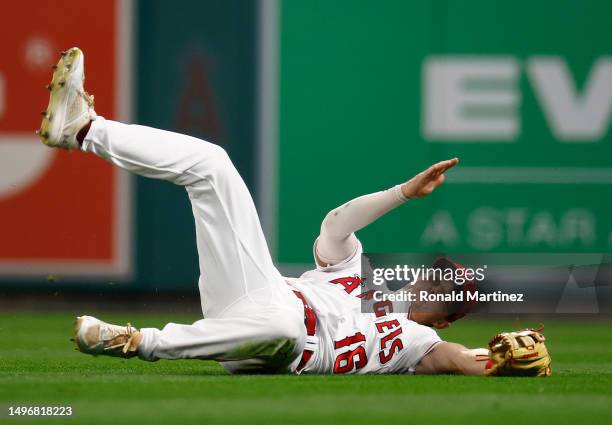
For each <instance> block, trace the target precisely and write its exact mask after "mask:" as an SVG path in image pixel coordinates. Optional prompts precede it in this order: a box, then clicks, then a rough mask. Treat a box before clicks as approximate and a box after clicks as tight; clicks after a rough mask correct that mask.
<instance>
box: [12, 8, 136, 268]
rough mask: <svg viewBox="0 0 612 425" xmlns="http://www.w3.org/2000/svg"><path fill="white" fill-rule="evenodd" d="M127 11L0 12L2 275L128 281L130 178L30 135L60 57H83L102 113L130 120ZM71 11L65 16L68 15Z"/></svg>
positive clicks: (120, 9)
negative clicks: (73, 53) (75, 52)
mask: <svg viewBox="0 0 612 425" xmlns="http://www.w3.org/2000/svg"><path fill="white" fill-rule="evenodd" d="M129 6H130V3H128V2H122V1H119V0H118V1H109V2H102V3H99V4H96V6H95V7H92V6H91V5H90V4H88V3H84V2H79V1H69V0H61V1H54V2H39V1H35V0H23V1H19V2H10V3H6V4H4V5H3V13H2V15H1V16H0V26H1V27H2V29H3V30H2V33H3V37H2V41H0V45H1V46H2V52H3V54H2V56H1V57H0V276H5V277H7V278H8V277H10V278H11V279H14V278H21V277H23V278H35V277H37V276H53V275H54V274H61V275H62V276H70V275H80V276H89V277H96V276H98V277H109V276H114V277H127V276H128V275H129V273H130V271H131V253H130V240H131V232H130V223H129V215H130V197H129V178H128V177H127V176H126V175H124V174H123V173H120V172H119V171H118V170H117V169H115V168H113V167H111V165H110V164H108V163H106V162H105V161H101V160H100V159H98V158H96V157H94V156H91V155H86V154H84V153H81V152H66V151H61V150H59V149H51V148H48V147H46V146H44V145H43V144H42V143H41V142H40V140H39V139H38V137H37V136H36V135H35V133H34V131H35V130H36V129H37V128H38V126H39V125H40V120H41V116H40V112H41V111H42V110H44V108H45V107H46V105H47V103H48V96H49V93H48V92H47V90H45V85H46V84H48V83H49V81H50V80H51V73H52V71H51V66H52V65H53V64H55V63H56V62H57V60H58V59H59V55H60V51H62V50H66V49H68V48H70V47H73V46H78V47H80V48H81V49H82V50H83V51H84V52H85V65H86V68H85V69H86V76H87V78H86V88H87V90H88V91H89V92H90V93H92V94H94V95H95V96H96V110H97V112H98V114H100V115H103V116H105V117H107V118H110V119H122V120H126V119H128V118H129V117H128V113H129V108H130V98H131V94H130V87H129V73H130V69H129V55H130V54H131V52H130V46H131V44H130V35H129V34H130V33H129V31H128V30H127V26H128V25H129V20H130V17H131V14H130V9H129ZM68 11H69V13H68Z"/></svg>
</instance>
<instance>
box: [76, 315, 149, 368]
mask: <svg viewBox="0 0 612 425" xmlns="http://www.w3.org/2000/svg"><path fill="white" fill-rule="evenodd" d="M141 340H142V334H141V333H140V332H139V331H138V329H136V328H134V327H132V325H130V324H129V323H128V324H127V326H117V325H111V324H110V323H106V322H103V321H102V320H99V319H96V318H95V317H92V316H81V317H77V320H76V323H75V325H74V339H73V341H75V342H76V345H77V348H78V350H79V351H81V352H83V353H87V354H96V355H97V354H105V355H108V356H115V357H126V358H127V357H133V356H135V355H136V354H137V351H138V345H139V344H140V341H141Z"/></svg>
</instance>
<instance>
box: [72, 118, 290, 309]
mask: <svg viewBox="0 0 612 425" xmlns="http://www.w3.org/2000/svg"><path fill="white" fill-rule="evenodd" d="M83 150H85V151H88V152H92V153H95V154H97V155H99V156H101V157H103V158H106V159H108V160H109V161H111V162H112V163H113V164H115V165H117V166H119V167H121V168H123V169H125V170H128V171H131V172H134V173H136V174H139V175H142V176H145V177H151V178H159V179H164V180H168V181H171V182H173V183H176V184H179V185H182V186H185V188H186V189H187V192H188V194H189V198H190V201H191V205H192V209H193V214H194V218H195V224H196V238H197V247H198V252H199V259H200V270H201V272H202V276H201V277H200V282H199V286H200V294H201V297H202V309H203V313H204V316H205V317H217V316H219V315H221V314H223V313H224V312H225V311H226V309H227V308H229V307H231V305H232V304H233V303H234V302H236V301H238V300H240V299H242V298H244V297H247V298H249V299H250V300H251V301H253V302H254V303H255V304H258V305H268V304H270V303H271V302H274V300H275V298H278V297H288V298H290V299H291V302H292V303H293V304H295V305H296V306H297V308H298V309H299V307H300V305H299V303H298V302H297V301H298V300H296V299H295V297H294V296H293V295H292V294H291V293H290V291H289V289H288V288H287V287H286V285H285V283H284V281H283V279H282V277H281V275H280V274H279V273H278V271H277V270H276V268H275V267H274V264H273V263H272V259H271V257H270V254H269V251H268V246H267V244H266V241H265V238H264V235H263V232H262V230H261V226H260V223H259V218H258V216H257V211H256V210H255V206H254V204H253V200H252V198H251V195H250V193H249V191H248V189H247V187H246V185H245V184H244V182H243V180H242V178H241V177H240V175H239V174H238V172H237V171H236V169H235V168H234V166H233V164H232V162H231V161H230V159H229V157H228V156H227V154H226V153H225V151H224V150H223V149H221V148H220V147H219V146H216V145H213V144H211V143H208V142H205V141H203V140H199V139H196V138H193V137H189V136H185V135H181V134H177V133H172V132H168V131H162V130H158V129H154V128H150V127H144V126H138V125H126V124H122V123H118V122H114V121H110V120H105V119H104V118H102V117H98V118H97V119H96V120H95V121H93V122H92V124H91V128H90V130H89V132H88V134H87V136H86V138H85V141H84V143H83ZM279 285H281V286H282V289H284V290H282V289H281V290H280V291H279V288H278V286H279ZM279 292H280V293H279Z"/></svg>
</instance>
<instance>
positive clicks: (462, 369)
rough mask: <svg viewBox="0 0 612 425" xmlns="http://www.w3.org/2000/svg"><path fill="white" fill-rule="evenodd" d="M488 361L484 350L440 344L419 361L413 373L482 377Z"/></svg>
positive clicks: (452, 344) (445, 343)
mask: <svg viewBox="0 0 612 425" xmlns="http://www.w3.org/2000/svg"><path fill="white" fill-rule="evenodd" d="M488 360H489V354H488V350H487V349H486V348H476V349H469V348H466V347H464V346H463V345H461V344H456V343H454V342H441V343H439V344H437V345H436V346H435V347H434V348H433V349H432V350H431V351H430V352H429V353H428V354H426V355H425V356H424V357H423V358H422V359H421V361H420V363H419V364H418V365H417V367H416V371H415V373H417V374H444V373H457V374H462V375H484V371H485V366H486V364H487V361H488Z"/></svg>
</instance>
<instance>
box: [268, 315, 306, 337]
mask: <svg viewBox="0 0 612 425" xmlns="http://www.w3.org/2000/svg"><path fill="white" fill-rule="evenodd" d="M266 329H267V331H268V334H269V336H270V337H271V338H280V339H284V340H287V341H288V342H290V343H291V344H294V345H300V343H301V342H302V340H303V339H304V338H305V335H304V318H303V317H301V316H300V315H297V314H295V312H293V311H290V310H279V311H278V312H276V313H275V314H273V315H270V316H269V318H268V320H267V323H266Z"/></svg>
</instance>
